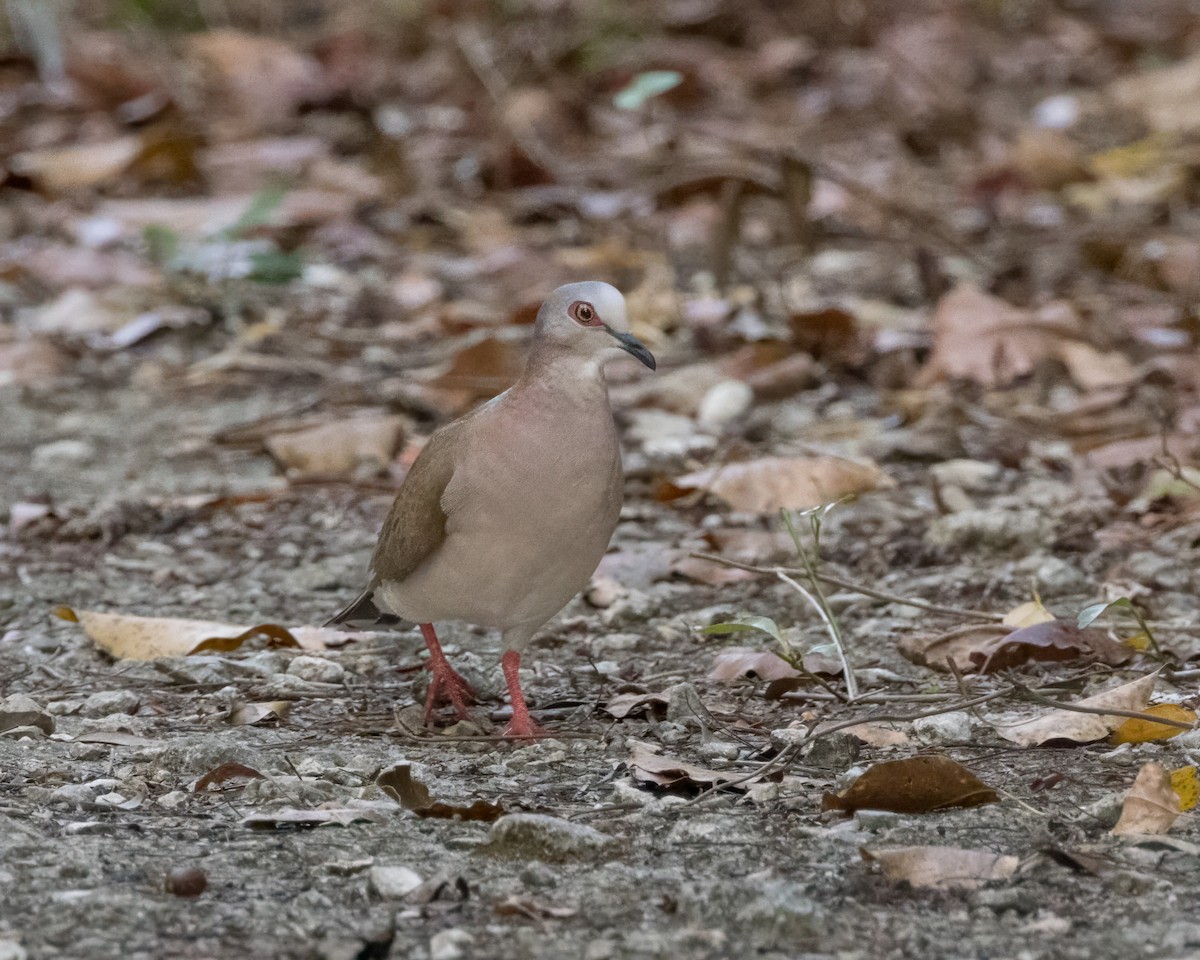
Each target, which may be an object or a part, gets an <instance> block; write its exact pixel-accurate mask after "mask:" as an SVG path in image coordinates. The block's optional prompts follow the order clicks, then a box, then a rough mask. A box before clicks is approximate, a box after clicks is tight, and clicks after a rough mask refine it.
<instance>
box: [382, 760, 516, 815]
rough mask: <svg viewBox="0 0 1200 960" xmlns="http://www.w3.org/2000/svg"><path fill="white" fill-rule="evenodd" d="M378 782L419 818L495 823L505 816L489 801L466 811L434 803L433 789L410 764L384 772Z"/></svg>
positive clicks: (451, 805)
mask: <svg viewBox="0 0 1200 960" xmlns="http://www.w3.org/2000/svg"><path fill="white" fill-rule="evenodd" d="M375 782H376V783H377V784H378V785H379V787H380V788H381V789H382V790H383V791H384V792H385V793H387V794H390V795H391V796H392V797H393V798H395V799H396V801H397V802H399V804H400V805H401V806H402V807H404V809H406V810H411V811H412V812H413V813H415V814H416V815H417V816H418V817H422V818H429V819H434V820H466V821H472V822H475V823H493V822H494V821H496V820H499V819H500V817H502V816H504V808H503V807H502V806H501V805H500V804H498V803H492V802H490V801H488V800H475V801H474V802H472V803H471V805H470V806H466V807H463V806H457V805H453V804H448V803H442V802H441V801H437V802H434V801H433V800H432V798H431V797H430V794H429V788H428V787H427V786H425V784H423V783H422V782H421V781H420V780H418V779H416V777H414V776H413V775H412V767H411V766H410V765H409V764H407V763H398V764H396V765H395V766H394V767H390V768H389V769H387V770H384V771H383V772H382V773H381V774H380V775H379V776H378V777H376V778H375Z"/></svg>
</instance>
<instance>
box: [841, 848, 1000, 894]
mask: <svg viewBox="0 0 1200 960" xmlns="http://www.w3.org/2000/svg"><path fill="white" fill-rule="evenodd" d="M862 855H863V859H865V860H870V861H873V862H875V863H878V864H879V865H880V867H882V868H883V875H884V876H885V877H887V878H888V879H889V880H907V881H908V882H909V883H910V884H912V885H913V886H914V887H930V888H933V889H935V890H974V889H975V888H976V887H978V886H979V885H980V884H982V883H986V882H987V881H989V880H1007V879H1008V878H1009V877H1011V876H1012V875H1013V874H1014V873H1016V870H1017V864H1018V863H1019V862H1020V861H1019V859H1018V858H1017V857H1013V856H1009V855H1006V854H999V853H993V852H992V851H991V850H963V849H960V848H958V847H896V848H893V849H890V850H866V849H864V850H863V851H862Z"/></svg>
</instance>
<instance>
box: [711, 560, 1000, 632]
mask: <svg viewBox="0 0 1200 960" xmlns="http://www.w3.org/2000/svg"><path fill="white" fill-rule="evenodd" d="M688 556H690V557H694V558H696V559H697V560H708V561H709V562H711V563H719V564H721V565H722V566H726V567H733V568H735V569H737V570H749V571H750V572H751V573H766V574H770V575H772V576H777V575H778V574H779V572H780V571H782V572H783V573H786V574H806V571H804V570H801V569H798V568H796V567H760V566H755V565H754V564H750V563H739V562H738V561H737V560H729V559H727V558H725V557H720V556H717V555H716V554H712V553H690V554H688ZM817 578H818V579H819V580H821V582H822V583H827V584H829V585H830V586H832V587H840V588H841V589H843V590H853V591H854V592H855V593H861V594H862V595H863V596H864V597H871V598H872V599H873V600H882V601H884V602H885V603H900V604H903V605H904V606H906V607H916V608H917V609H918V610H924V611H925V612H927V613H940V614H944V615H945V616H948V617H961V618H962V619H964V620H979V621H981V622H985V623H999V622H1000V621H1001V620H1003V619H1004V616H1003V614H999V613H984V612H983V611H981V610H966V609H964V608H962V607H947V606H943V605H941V604H937V603H930V602H929V601H928V600H918V599H916V598H915V597H902V596H899V595H898V594H895V593H887V592H885V591H883V590H877V589H876V588H874V587H868V586H864V585H863V584H861V583H854V582H853V581H851V580H843V579H842V578H841V577H832V576H830V575H829V574H827V573H820V572H818V573H817Z"/></svg>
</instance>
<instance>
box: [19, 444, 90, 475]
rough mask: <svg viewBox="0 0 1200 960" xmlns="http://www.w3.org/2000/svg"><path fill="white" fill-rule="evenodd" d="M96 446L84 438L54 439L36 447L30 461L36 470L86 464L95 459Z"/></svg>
mask: <svg viewBox="0 0 1200 960" xmlns="http://www.w3.org/2000/svg"><path fill="white" fill-rule="evenodd" d="M95 457H96V448H95V447H93V446H92V445H91V444H90V443H87V442H86V441H84V440H54V441H52V442H50V443H43V444H42V445H41V446H39V447H34V450H33V454H32V456H31V457H30V461H31V463H32V464H33V467H34V469H36V470H47V469H52V468H54V467H60V466H62V465H63V464H76V465H78V464H84V463H87V462H89V461H90V460H93V459H95Z"/></svg>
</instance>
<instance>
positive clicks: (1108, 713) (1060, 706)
mask: <svg viewBox="0 0 1200 960" xmlns="http://www.w3.org/2000/svg"><path fill="white" fill-rule="evenodd" d="M1013 689H1014V690H1016V691H1018V692H1020V693H1022V694H1024V695H1025V696H1026V697H1028V698H1029V699H1030V700H1034V701H1036V702H1037V703H1044V704H1045V705H1046V706H1048V707H1054V708H1055V709H1056V710H1068V711H1070V712H1071V713H1091V714H1094V715H1096V716H1098V717H1128V718H1129V719H1130V720H1145V721H1147V722H1148V723H1161V724H1162V725H1163V726H1166V727H1176V728H1177V729H1179V730H1194V729H1195V728H1196V724H1195V723H1186V722H1184V721H1183V720H1171V719H1170V718H1168V717H1159V716H1155V715H1154V714H1153V713H1142V712H1140V711H1138V710H1118V709H1117V708H1116V707H1084V706H1081V705H1080V704H1077V703H1063V702H1062V701H1060V700H1055V699H1054V698H1053V697H1047V696H1045V695H1044V694H1041V693H1038V692H1037V691H1036V690H1031V689H1030V688H1029V687H1027V686H1025V685H1024V684H1023V683H1019V682H1015V681H1014V683H1013Z"/></svg>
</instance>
